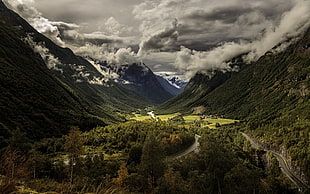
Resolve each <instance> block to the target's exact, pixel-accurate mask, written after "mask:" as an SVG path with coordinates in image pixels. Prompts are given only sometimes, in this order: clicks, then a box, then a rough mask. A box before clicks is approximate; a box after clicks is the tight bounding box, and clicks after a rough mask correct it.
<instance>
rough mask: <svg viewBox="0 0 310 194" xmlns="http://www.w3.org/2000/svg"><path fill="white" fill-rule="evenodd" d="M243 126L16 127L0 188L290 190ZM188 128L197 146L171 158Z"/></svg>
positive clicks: (183, 144)
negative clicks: (41, 130)
mask: <svg viewBox="0 0 310 194" xmlns="http://www.w3.org/2000/svg"><path fill="white" fill-rule="evenodd" d="M242 126H243V124H234V125H231V126H222V127H218V128H216V129H209V128H207V127H205V128H201V127H196V126H195V125H191V126H184V125H179V124H176V123H173V122H171V121H167V122H166V121H165V122H164V121H157V122H156V121H153V120H150V121H130V122H126V123H122V124H116V125H110V126H107V127H97V128H94V129H92V130H91V131H89V132H81V130H80V129H79V128H77V127H72V128H71V130H70V132H69V133H68V134H67V135H65V136H63V137H62V138H47V139H43V140H42V141H40V142H35V143H27V142H30V141H29V140H27V139H25V138H26V137H25V136H24V135H23V133H21V132H20V131H16V132H15V133H14V134H12V137H11V138H10V139H8V140H7V143H8V146H7V147H6V148H4V149H3V150H2V153H3V154H2V158H1V165H0V166H1V168H0V173H1V174H2V184H1V187H0V189H1V190H0V192H1V193H10V192H14V190H18V192H26V191H27V190H28V191H29V190H32V191H37V192H50V191H54V192H59V193H86V192H93V193H297V189H296V187H295V186H294V185H293V184H292V183H291V182H290V181H289V179H288V178H286V177H285V176H284V175H283V174H282V173H281V171H280V169H279V167H278V164H277V161H276V159H275V158H274V157H273V156H271V155H268V154H267V155H266V153H264V151H257V150H255V149H253V148H252V147H251V145H250V144H249V143H248V142H247V140H246V139H245V138H244V137H243V136H242V135H241V134H240V131H242ZM195 134H197V135H200V136H201V137H200V138H199V143H200V147H199V151H198V152H193V153H190V154H188V155H185V156H182V157H175V156H176V154H177V153H180V152H182V151H183V150H185V149H186V148H187V147H189V146H190V145H191V144H193V142H194V141H195V140H194V136H195ZM263 160H266V161H268V162H266V161H265V162H264V161H263ZM16 185H17V187H15V186H16Z"/></svg>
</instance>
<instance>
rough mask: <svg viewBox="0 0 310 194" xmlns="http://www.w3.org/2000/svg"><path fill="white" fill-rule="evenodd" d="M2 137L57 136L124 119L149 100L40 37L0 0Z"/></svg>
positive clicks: (0, 117)
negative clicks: (17, 131)
mask: <svg viewBox="0 0 310 194" xmlns="http://www.w3.org/2000/svg"><path fill="white" fill-rule="evenodd" d="M0 23H1V25H0V37H1V38H0V68H1V73H0V80H1V82H0V88H1V96H0V107H1V111H0V112H1V113H0V131H1V134H0V136H2V137H4V138H6V137H8V136H9V134H10V132H11V131H12V130H15V129H20V130H21V131H22V132H25V133H26V134H27V135H28V136H29V137H31V138H33V139H38V138H42V137H50V136H57V135H58V136H59V135H61V134H63V133H64V132H66V131H67V130H68V128H69V126H70V125H77V126H80V127H81V128H82V129H89V128H92V127H94V126H97V125H105V124H107V123H113V122H116V121H120V120H124V118H123V116H121V114H119V113H122V112H128V111H131V110H135V109H136V108H142V107H144V106H146V105H148V103H147V102H146V100H145V99H144V98H142V97H140V96H139V95H137V94H135V93H134V92H132V91H129V90H127V89H125V88H124V87H122V86H120V85H119V84H117V83H115V82H113V81H110V80H109V79H106V78H105V77H104V76H102V74H101V73H100V72H98V71H97V70H96V68H95V67H94V66H93V65H92V64H91V63H89V62H88V61H87V60H85V59H83V58H82V57H79V56H76V55H74V53H73V52H72V51H71V50H70V49H68V48H61V47H59V46H57V45H56V44H54V43H53V42H52V41H51V40H49V39H48V38H46V37H45V36H43V35H42V34H40V33H38V32H37V31H36V30H35V29H34V28H33V27H31V26H30V25H29V24H28V23H27V22H26V21H25V20H24V19H22V18H21V17H20V16H18V15H17V14H16V13H15V12H13V11H11V10H9V9H7V7H6V6H5V5H4V4H3V2H2V1H0Z"/></svg>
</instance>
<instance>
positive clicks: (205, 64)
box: [174, 0, 310, 77]
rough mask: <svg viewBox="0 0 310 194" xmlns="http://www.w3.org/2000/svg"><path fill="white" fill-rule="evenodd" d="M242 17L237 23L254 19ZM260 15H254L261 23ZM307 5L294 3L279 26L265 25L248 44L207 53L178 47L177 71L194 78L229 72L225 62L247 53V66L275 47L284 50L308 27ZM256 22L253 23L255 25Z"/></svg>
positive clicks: (228, 45)
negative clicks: (259, 33)
mask: <svg viewBox="0 0 310 194" xmlns="http://www.w3.org/2000/svg"><path fill="white" fill-rule="evenodd" d="M245 17H248V16H246V15H242V16H241V19H240V17H239V18H238V19H237V20H236V21H239V20H242V21H244V20H245V21H246V22H248V23H252V20H254V21H255V20H256V18H255V17H253V18H248V19H245ZM260 17H261V16H257V18H258V20H260ZM309 19H310V2H309V1H303V0H300V1H296V4H295V5H294V7H293V8H292V9H291V10H289V11H287V12H285V13H283V14H282V17H281V18H280V21H279V24H278V25H271V23H269V26H266V28H265V31H264V33H262V34H261V35H260V36H258V37H256V39H255V40H251V41H239V42H226V43H223V44H221V45H220V46H217V47H215V48H214V49H211V50H209V51H195V50H191V49H188V48H186V47H184V46H183V47H181V50H180V51H179V52H178V53H177V57H176V60H175V63H174V65H175V66H176V68H178V69H179V71H181V72H183V73H185V74H186V75H187V76H188V77H190V76H193V75H194V74H195V73H196V72H197V71H201V72H212V71H213V70H222V71H232V70H234V69H232V67H230V65H229V63H228V62H227V61H228V60H230V59H232V58H233V57H236V56H238V55H240V54H245V53H248V54H247V55H246V56H244V60H245V61H246V62H248V63H250V62H253V61H256V60H257V59H258V58H259V57H261V56H262V55H264V54H265V53H266V52H267V51H269V50H271V49H273V48H274V47H276V48H275V51H277V52H279V51H281V50H283V49H284V48H285V47H287V46H288V45H289V44H288V42H287V40H288V39H293V40H295V39H294V38H296V37H297V36H299V35H300V34H302V33H303V32H304V31H305V30H307V29H308V28H309V26H310V20H309ZM254 23H255V22H254Z"/></svg>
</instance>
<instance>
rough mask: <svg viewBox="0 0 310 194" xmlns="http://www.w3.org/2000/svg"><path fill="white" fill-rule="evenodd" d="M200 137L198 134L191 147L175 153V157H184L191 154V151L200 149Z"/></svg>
mask: <svg viewBox="0 0 310 194" xmlns="http://www.w3.org/2000/svg"><path fill="white" fill-rule="evenodd" d="M199 138H200V136H199V135H197V134H196V135H195V142H194V143H193V144H192V145H191V146H190V147H189V148H187V149H186V150H184V151H183V152H181V153H179V154H177V155H175V156H174V158H181V157H183V156H185V155H187V154H189V153H191V152H193V151H196V150H198V148H199V142H198V140H199Z"/></svg>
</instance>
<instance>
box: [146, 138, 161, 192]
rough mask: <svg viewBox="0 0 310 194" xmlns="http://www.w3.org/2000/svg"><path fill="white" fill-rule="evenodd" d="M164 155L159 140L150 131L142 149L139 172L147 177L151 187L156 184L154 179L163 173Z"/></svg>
mask: <svg viewBox="0 0 310 194" xmlns="http://www.w3.org/2000/svg"><path fill="white" fill-rule="evenodd" d="M164 156H165V155H164V151H163V148H162V145H161V143H160V141H158V140H157V139H156V137H155V135H154V133H153V132H150V133H149V134H148V136H147V137H146V139H145V142H144V145H143V149H142V156H141V164H140V173H141V174H142V176H144V177H145V178H146V179H148V184H149V186H150V187H151V189H153V188H154V187H155V186H156V181H157V180H158V179H159V178H160V177H161V176H162V175H163V173H164V170H165V164H164Z"/></svg>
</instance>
